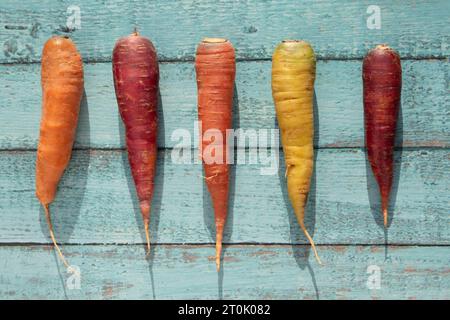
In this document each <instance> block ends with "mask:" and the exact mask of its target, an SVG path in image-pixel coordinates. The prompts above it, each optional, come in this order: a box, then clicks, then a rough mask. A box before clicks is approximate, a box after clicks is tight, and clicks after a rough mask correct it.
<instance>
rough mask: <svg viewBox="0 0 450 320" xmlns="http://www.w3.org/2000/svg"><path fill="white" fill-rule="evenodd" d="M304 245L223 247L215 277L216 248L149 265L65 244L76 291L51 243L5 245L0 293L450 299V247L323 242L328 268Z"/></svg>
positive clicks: (129, 255)
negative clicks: (373, 283) (374, 283)
mask: <svg viewBox="0 0 450 320" xmlns="http://www.w3.org/2000/svg"><path fill="white" fill-rule="evenodd" d="M305 249H307V248H305V247H303V246H293V247H292V246H226V247H225V253H224V254H225V258H224V260H225V261H224V264H223V271H222V272H221V273H220V274H219V275H218V274H217V273H216V270H215V264H214V257H213V254H214V249H213V247H212V246H154V247H153V253H152V259H151V261H152V263H150V264H149V263H148V262H147V261H146V260H145V259H144V254H145V253H144V248H143V247H140V246H70V247H65V252H66V256H67V258H68V259H69V261H70V262H71V263H72V264H73V265H76V266H77V267H78V268H79V269H78V270H79V272H80V276H81V277H80V286H79V289H76V287H75V288H74V287H73V284H74V283H75V282H72V281H73V277H72V278H70V279H69V277H71V276H73V275H72V274H67V273H66V271H65V270H64V269H63V268H62V267H61V265H60V262H59V261H57V260H56V259H57V258H56V256H55V254H54V252H53V250H52V249H51V248H49V247H45V246H44V247H42V246H6V247H5V246H2V247H0V261H2V263H1V264H0V270H1V276H0V298H2V299H218V298H224V299H432V300H435V299H449V298H450V268H449V264H450V249H449V247H408V246H406V247H395V246H389V247H387V248H384V247H378V246H370V247H364V246H332V247H328V246H325V247H320V248H319V249H320V252H321V255H322V258H323V260H324V263H325V264H324V266H318V265H317V264H316V263H315V262H314V261H313V260H314V257H312V256H310V255H309V254H308V253H307V252H308V251H309V249H308V251H306V252H305ZM386 250H387V258H386V256H385V254H386ZM370 266H371V267H370ZM369 267H370V268H379V269H377V271H378V270H379V275H380V280H381V281H380V288H379V289H369V288H373V287H368V286H367V282H368V280H369V281H370V279H369V277H370V276H372V277H374V275H373V274H371V273H368V268H369ZM18 270H20V272H18ZM370 270H372V271H371V272H373V269H369V271H370ZM71 280H72V281H71ZM68 282H69V283H71V284H72V286H71V287H68V286H67V283H68ZM69 288H72V289H69Z"/></svg>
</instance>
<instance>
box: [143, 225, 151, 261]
mask: <svg viewBox="0 0 450 320" xmlns="http://www.w3.org/2000/svg"><path fill="white" fill-rule="evenodd" d="M149 225H150V221H149V220H147V219H146V220H144V230H145V239H146V240H147V253H146V256H147V257H148V256H149V255H150V230H149Z"/></svg>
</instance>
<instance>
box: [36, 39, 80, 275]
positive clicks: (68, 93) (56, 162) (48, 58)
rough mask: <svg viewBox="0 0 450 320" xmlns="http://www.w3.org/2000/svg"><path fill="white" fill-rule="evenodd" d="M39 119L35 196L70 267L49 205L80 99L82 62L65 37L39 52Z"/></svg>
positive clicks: (64, 164) (65, 158)
mask: <svg viewBox="0 0 450 320" xmlns="http://www.w3.org/2000/svg"><path fill="white" fill-rule="evenodd" d="M41 63H42V70H41V84H42V117H41V127H40V134H39V145H38V150H37V160H36V196H37V198H38V199H39V202H40V203H41V205H42V206H43V207H44V211H45V217H46V219H47V224H48V228H49V232H50V237H51V239H52V241H53V244H54V245H55V249H56V250H57V252H58V254H59V256H60V257H61V260H62V261H63V263H64V264H65V266H66V267H68V266H69V264H68V263H67V261H66V259H65V258H64V256H63V254H62V252H61V250H60V249H59V247H58V244H57V243H56V239H55V236H54V233H53V226H52V222H51V216H50V212H49V205H50V203H52V202H53V200H54V199H55V195H56V189H57V187H58V183H59V180H60V179H61V177H62V175H63V173H64V170H65V169H66V167H67V165H68V163H69V160H70V156H71V154H72V146H73V142H74V140H75V131H76V128H77V123H78V113H79V110H80V103H81V99H82V97H83V61H82V59H81V55H80V54H79V52H78V51H77V48H76V46H75V44H74V43H73V42H72V40H70V39H69V38H67V37H52V38H51V39H49V40H48V41H47V42H46V43H45V45H44V49H43V51H42V62H41Z"/></svg>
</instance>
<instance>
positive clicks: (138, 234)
mask: <svg viewBox="0 0 450 320" xmlns="http://www.w3.org/2000/svg"><path fill="white" fill-rule="evenodd" d="M171 152H172V151H170V150H166V151H161V152H160V154H159V159H158V170H157V171H158V174H157V177H156V181H155V194H154V199H153V210H152V222H151V233H152V241H153V242H154V243H212V242H213V241H214V240H213V239H214V238H215V237H214V228H213V226H214V222H213V212H212V209H211V203H210V200H209V194H208V193H207V191H206V187H205V185H204V183H203V178H202V169H201V165H200V164H176V163H173V161H172V160H173V159H172V154H171ZM195 156H196V154H195ZM246 156H247V159H248V154H247V155H246ZM192 157H194V155H192ZM240 159H241V158H240ZM449 159H450V151H449V150H448V149H445V150H439V149H435V150H414V151H406V150H404V151H402V152H397V153H396V165H395V170H396V172H397V177H396V178H395V182H394V187H393V191H392V201H391V208H390V219H389V224H390V227H389V230H388V238H387V241H388V242H389V243H391V244H437V245H449V244H450V228H449V223H450V215H449V202H448V194H449V190H450V161H449ZM34 160H35V153H34V152H28V151H19V152H1V153H0V172H2V175H1V176H0V215H1V223H0V243H30V242H32V243H48V242H49V239H48V231H47V225H46V222H45V219H44V218H43V213H42V210H41V209H40V208H39V204H38V201H37V200H36V198H35V195H34ZM279 161H280V163H281V167H280V169H279V170H278V171H275V175H261V170H260V169H261V168H262V167H268V166H267V165H265V164H263V163H261V162H258V164H253V165H250V164H245V165H243V164H238V165H236V166H234V167H233V169H232V179H231V191H230V193H231V195H230V213H229V218H228V224H227V227H226V230H225V239H224V241H225V242H226V243H283V244H286V243H292V242H293V243H306V241H305V238H304V236H303V235H302V233H301V232H300V231H299V227H298V225H297V222H296V220H295V218H294V215H293V213H292V210H291V205H290V203H289V200H288V198H287V191H286V188H285V179H284V172H285V169H284V165H283V164H284V160H283V158H282V155H281V154H280V159H279ZM247 163H248V162H247ZM367 170H368V168H367V166H366V160H365V156H364V152H363V151H362V150H359V149H320V150H319V151H318V152H317V159H316V176H315V178H314V179H313V183H312V187H311V193H310V199H309V203H308V208H307V217H306V221H307V228H308V229H309V230H310V231H311V232H312V233H313V234H314V239H315V241H316V243H318V244H383V243H384V242H385V241H386V239H385V237H384V232H383V230H384V229H383V223H382V218H381V211H380V206H379V196H378V191H377V187H376V185H375V182H374V179H373V177H372V174H371V171H367ZM51 210H52V212H53V217H54V218H53V220H54V226H55V232H56V235H57V238H58V239H59V240H60V241H61V242H62V243H72V244H79V243H81V244H88V243H121V244H128V243H143V242H144V239H145V238H143V235H142V229H143V228H142V223H141V215H140V212H139V209H138V205H137V203H136V195H135V192H134V185H133V182H132V179H131V177H130V173H129V167H128V160H127V157H126V154H125V152H122V151H98V150H91V151H88V150H79V151H76V152H74V155H73V159H72V161H71V164H70V167H69V169H68V171H67V172H66V174H65V175H64V178H63V180H62V182H61V183H60V188H59V191H58V194H57V199H56V201H55V203H54V204H52V205H51Z"/></svg>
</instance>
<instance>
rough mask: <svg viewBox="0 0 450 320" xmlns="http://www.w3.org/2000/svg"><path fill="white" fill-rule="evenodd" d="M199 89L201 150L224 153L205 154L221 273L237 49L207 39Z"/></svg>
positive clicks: (200, 57) (200, 54)
mask: <svg viewBox="0 0 450 320" xmlns="http://www.w3.org/2000/svg"><path fill="white" fill-rule="evenodd" d="M195 69H196V72H197V86H198V119H199V121H200V125H201V137H202V138H201V140H200V141H201V150H204V151H205V153H206V150H207V149H208V147H209V146H210V145H211V144H214V145H215V148H214V151H213V153H215V152H221V156H219V158H220V159H219V161H217V155H216V154H214V155H212V157H214V158H215V161H209V160H211V159H206V157H207V155H206V154H204V155H202V160H203V167H204V169H205V181H206V185H207V186H208V190H209V193H210V194H211V199H212V203H213V206H214V215H215V224H216V267H217V271H219V270H220V256H221V251H222V238H223V229H224V227H225V222H226V218H227V211H228V190H229V170H228V164H227V161H226V160H227V146H226V143H225V141H226V130H227V129H231V125H232V104H233V89H234V77H235V74H236V63H235V56H234V48H233V46H232V44H231V43H230V42H229V41H228V40H226V39H219V38H205V39H204V40H203V41H202V42H201V43H200V44H199V45H198V48H197V55H196V58H195ZM208 130H218V131H219V132H220V133H221V135H222V143H220V142H218V141H211V140H210V139H208V138H207V137H205V132H207V131H208Z"/></svg>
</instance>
